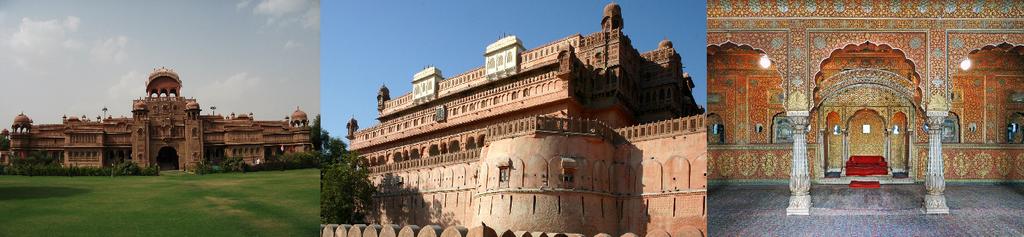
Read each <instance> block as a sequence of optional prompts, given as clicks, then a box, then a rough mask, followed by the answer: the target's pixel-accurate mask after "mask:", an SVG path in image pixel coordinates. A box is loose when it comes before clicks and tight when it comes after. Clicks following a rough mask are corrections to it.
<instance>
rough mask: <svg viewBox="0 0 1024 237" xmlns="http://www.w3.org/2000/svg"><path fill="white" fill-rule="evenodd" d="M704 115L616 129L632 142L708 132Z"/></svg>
mask: <svg viewBox="0 0 1024 237" xmlns="http://www.w3.org/2000/svg"><path fill="white" fill-rule="evenodd" d="M704 121H705V120H704V115H703V114H701V115H694V116H689V117H681V118H675V119H669V120H663V121H658V122H652V123H646V124H640V125H634V126H629V127H624V128H619V129H615V132H617V133H618V134H620V135H622V137H624V138H625V139H626V140H628V141H630V142H639V141H646V140H652V139H658V138H664V137H671V136H678V135H685V134H694V133H702V132H706V130H707V129H706V128H705V126H704Z"/></svg>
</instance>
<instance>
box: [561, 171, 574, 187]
mask: <svg viewBox="0 0 1024 237" xmlns="http://www.w3.org/2000/svg"><path fill="white" fill-rule="evenodd" d="M575 184H576V170H574V169H566V170H565V171H563V173H562V187H563V188H568V189H571V188H573V187H575Z"/></svg>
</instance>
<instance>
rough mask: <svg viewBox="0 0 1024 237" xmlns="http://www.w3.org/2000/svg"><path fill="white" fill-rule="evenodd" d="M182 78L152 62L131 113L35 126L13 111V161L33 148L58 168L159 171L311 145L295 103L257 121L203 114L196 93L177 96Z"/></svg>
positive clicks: (250, 117) (68, 118)
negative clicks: (130, 165) (285, 112)
mask: <svg viewBox="0 0 1024 237" xmlns="http://www.w3.org/2000/svg"><path fill="white" fill-rule="evenodd" d="M181 83H182V82H181V79H179V77H178V74H177V73H176V72H174V71H173V70H171V69H167V68H158V69H155V70H154V71H153V72H152V73H150V74H149V78H148V79H147V80H146V91H145V93H146V94H147V96H146V97H145V98H141V99H136V100H134V101H133V102H132V105H131V106H132V107H131V108H132V117H130V118H126V117H121V118H114V117H112V116H107V117H106V118H103V117H97V118H95V119H91V118H87V117H86V116H84V115H83V116H81V117H76V116H64V117H63V118H62V122H61V123H60V124H35V123H34V122H33V120H32V119H31V118H29V117H28V115H25V114H23V113H22V114H18V115H17V116H15V117H14V123H13V125H11V130H6V129H4V131H3V134H4V135H6V136H9V138H10V140H11V147H10V151H8V152H7V153H9V154H10V155H9V156H10V158H8V159H6V160H7V162H9V161H10V160H11V159H18V158H23V157H26V156H28V155H30V154H32V153H36V152H38V153H41V154H43V155H47V156H51V157H57V158H58V159H59V160H60V161H61V162H62V163H63V164H64V166H89V167H103V166H110V165H111V164H113V163H115V162H121V161H129V162H135V163H136V164H138V165H139V166H142V167H147V166H150V165H159V166H160V168H161V170H178V169H185V170H189V169H191V168H192V167H194V166H195V165H196V164H197V163H198V162H202V161H204V160H205V161H213V162H217V161H218V160H222V159H225V158H227V157H240V158H242V159H243V160H245V161H246V162H247V163H250V164H255V163H258V162H260V161H261V160H265V159H267V158H270V157H272V156H277V155H281V154H284V153H288V152H301V151H309V150H312V144H311V143H310V140H309V135H310V134H309V133H310V128H309V126H308V125H309V120H308V119H307V115H306V113H305V112H303V111H302V110H299V109H296V110H295V112H294V113H292V114H291V116H290V117H285V119H283V120H269V121H260V120H256V119H255V118H254V117H253V115H252V113H250V114H241V115H235V114H234V113H232V114H231V115H230V116H227V117H225V116H221V115H212V114H210V115H203V114H200V112H202V108H201V107H200V106H199V103H198V101H197V100H196V99H191V98H185V97H181V95H180V93H181Z"/></svg>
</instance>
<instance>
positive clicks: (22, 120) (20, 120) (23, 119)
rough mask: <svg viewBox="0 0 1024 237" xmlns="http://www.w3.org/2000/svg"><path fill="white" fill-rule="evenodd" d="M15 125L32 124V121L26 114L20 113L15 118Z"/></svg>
mask: <svg viewBox="0 0 1024 237" xmlns="http://www.w3.org/2000/svg"><path fill="white" fill-rule="evenodd" d="M14 123H32V119H30V118H28V116H26V115H25V113H19V114H18V116H14Z"/></svg>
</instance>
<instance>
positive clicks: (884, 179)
mask: <svg viewBox="0 0 1024 237" xmlns="http://www.w3.org/2000/svg"><path fill="white" fill-rule="evenodd" d="M853 180H857V181H878V183H880V184H914V179H911V178H901V179H898V178H893V177H892V176H889V175H871V176H843V177H839V178H822V179H818V180H816V181H817V182H816V183H818V184H842V185H848V184H850V181H853Z"/></svg>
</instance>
